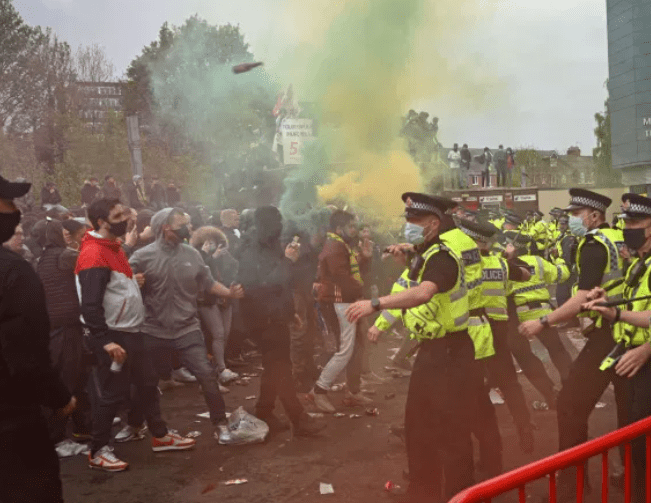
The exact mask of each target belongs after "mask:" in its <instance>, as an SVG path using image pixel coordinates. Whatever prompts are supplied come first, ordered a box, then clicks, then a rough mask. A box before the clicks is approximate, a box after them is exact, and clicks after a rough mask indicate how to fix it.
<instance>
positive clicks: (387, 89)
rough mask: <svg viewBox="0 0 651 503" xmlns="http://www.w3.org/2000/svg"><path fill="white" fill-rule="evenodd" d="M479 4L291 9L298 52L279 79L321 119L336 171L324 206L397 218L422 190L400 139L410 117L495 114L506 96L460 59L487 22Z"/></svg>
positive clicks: (376, 0) (435, 0)
mask: <svg viewBox="0 0 651 503" xmlns="http://www.w3.org/2000/svg"><path fill="white" fill-rule="evenodd" d="M480 2H481V0H347V1H340V2H332V1H331V0H310V1H307V2H306V1H305V0H295V1H290V2H288V3H287V8H286V9H285V11H284V13H283V16H282V19H283V21H284V22H285V25H284V28H283V29H284V30H286V31H287V32H291V33H292V35H293V36H294V39H295V40H296V41H297V47H296V48H295V50H293V51H290V52H291V54H288V57H286V58H281V60H280V61H278V63H277V65H275V66H276V67H275V70H276V74H277V75H278V76H282V78H283V80H285V81H286V82H287V83H290V82H291V83H293V84H294V89H295V92H297V93H298V95H299V97H300V99H303V100H306V101H312V102H315V103H316V104H317V106H318V108H319V110H320V112H321V127H320V133H319V135H320V137H322V139H325V140H324V142H325V145H326V149H327V150H328V154H329V155H328V157H329V160H330V162H331V163H332V164H331V165H330V166H329V167H330V169H331V176H330V178H331V181H330V183H327V184H325V185H322V186H320V187H319V189H318V194H319V196H320V198H321V199H322V200H324V201H325V200H329V199H344V200H346V201H348V203H349V204H351V205H352V206H353V207H354V208H359V209H362V210H364V211H365V212H366V213H373V214H374V215H376V216H378V217H380V218H381V219H383V220H385V221H386V220H390V219H392V218H394V217H395V216H396V215H399V214H400V213H401V210H402V207H403V205H402V201H401V199H400V195H401V194H402V192H406V191H423V190H425V187H424V181H423V179H422V176H421V172H420V168H419V167H418V166H417V165H416V164H415V163H414V162H413V160H412V159H411V157H410V156H409V154H408V153H407V152H406V151H405V148H404V143H403V140H401V139H400V138H399V132H400V128H401V126H402V124H401V117H402V116H404V115H405V114H406V112H407V110H408V109H409V108H412V107H414V105H415V104H416V103H418V102H420V101H423V100H428V101H432V100H436V99H439V100H446V101H447V102H454V103H455V105H457V104H458V106H459V107H460V109H461V108H463V107H466V109H468V110H470V109H473V110H477V108H481V107H482V106H486V105H490V106H495V104H496V98H495V96H496V95H499V91H500V90H503V89H504V86H503V85H502V84H501V83H500V82H499V80H496V79H494V78H492V77H490V75H491V74H490V72H478V71H476V70H475V69H474V67H472V65H470V64H469V61H470V60H469V59H468V57H467V56H466V55H464V53H463V47H464V37H470V36H471V35H472V31H473V30H475V29H480V27H479V26H478V22H479V20H480V19H481V17H482V16H486V14H487V11H486V4H484V3H481V5H480ZM482 70H485V68H482ZM486 83H488V84H489V87H488V88H487V87H486V86H485V84H486ZM431 112H434V113H433V115H436V113H435V111H431ZM443 124H444V123H443ZM442 127H444V125H442Z"/></svg>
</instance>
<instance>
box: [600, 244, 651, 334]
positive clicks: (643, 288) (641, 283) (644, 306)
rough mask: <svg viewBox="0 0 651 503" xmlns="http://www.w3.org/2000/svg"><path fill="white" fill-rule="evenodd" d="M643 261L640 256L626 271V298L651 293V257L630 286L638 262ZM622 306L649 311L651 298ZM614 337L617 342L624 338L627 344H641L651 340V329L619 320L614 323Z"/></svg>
mask: <svg viewBox="0 0 651 503" xmlns="http://www.w3.org/2000/svg"><path fill="white" fill-rule="evenodd" d="M641 261H642V259H640V258H638V259H636V260H635V261H634V262H633V263H632V264H631V267H629V268H628V272H627V273H626V286H625V287H624V293H623V297H624V299H634V298H635V297H645V296H647V295H651V290H650V289H649V275H650V274H651V257H647V258H646V260H645V261H644V266H643V267H644V272H643V273H642V274H641V275H640V278H639V279H638V280H637V281H635V284H634V285H632V286H628V283H631V282H632V281H634V279H633V278H631V276H632V273H633V272H634V271H635V270H636V269H637V268H638V264H639V265H641ZM609 299H610V297H609ZM622 307H623V308H626V309H628V310H630V311H649V310H651V299H647V300H638V301H637V302H631V303H629V304H626V306H622ZM613 338H614V339H615V342H617V343H619V342H620V341H622V340H623V341H626V345H627V346H641V345H642V344H644V343H645V342H649V340H650V337H649V329H648V328H641V327H636V326H633V325H629V324H628V323H623V322H619V323H615V324H614V325H613Z"/></svg>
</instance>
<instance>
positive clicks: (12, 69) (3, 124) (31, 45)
mask: <svg viewBox="0 0 651 503" xmlns="http://www.w3.org/2000/svg"><path fill="white" fill-rule="evenodd" d="M41 37H42V33H41V31H40V29H38V28H32V27H31V26H29V25H27V24H26V23H25V22H24V21H23V19H22V17H21V16H20V14H19V13H18V11H17V10H16V9H15V8H14V6H13V3H12V0H0V128H9V129H12V130H20V128H21V126H22V121H23V119H24V116H25V108H26V102H27V101H28V96H29V95H30V94H31V92H32V89H31V86H30V85H29V83H30V82H31V80H32V78H31V77H32V75H33V73H34V72H33V70H34V64H33V58H34V56H35V54H36V51H37V50H38V48H39V45H40V43H41V41H42V39H41Z"/></svg>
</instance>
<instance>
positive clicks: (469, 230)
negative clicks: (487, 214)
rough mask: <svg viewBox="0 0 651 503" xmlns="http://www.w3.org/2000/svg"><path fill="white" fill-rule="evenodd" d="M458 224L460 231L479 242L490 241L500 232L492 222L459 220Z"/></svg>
mask: <svg viewBox="0 0 651 503" xmlns="http://www.w3.org/2000/svg"><path fill="white" fill-rule="evenodd" d="M456 224H457V227H458V228H459V230H461V231H462V232H464V233H465V234H467V235H468V236H470V237H471V238H473V239H475V240H477V241H488V240H489V239H491V238H492V237H493V236H495V234H497V233H498V232H499V231H500V230H499V229H498V228H497V227H495V226H494V225H493V224H491V223H490V222H473V221H471V220H466V219H464V218H459V219H457V220H456Z"/></svg>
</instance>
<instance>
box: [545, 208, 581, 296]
mask: <svg viewBox="0 0 651 503" xmlns="http://www.w3.org/2000/svg"><path fill="white" fill-rule="evenodd" d="M569 220H570V219H569V217H568V216H567V215H561V216H559V217H558V232H557V237H556V241H555V242H554V243H553V244H552V249H551V253H550V255H551V256H550V261H551V263H552V264H556V263H557V262H558V261H559V260H562V261H563V262H564V263H565V265H567V267H568V269H569V270H570V277H569V279H568V280H567V281H565V282H563V283H559V284H558V285H556V303H557V304H558V305H559V306H562V305H563V304H565V302H566V301H567V300H568V299H569V298H570V297H572V286H573V285H574V283H575V282H576V277H577V276H576V267H575V263H576V260H575V258H576V250H577V246H578V241H577V238H576V236H575V235H574V234H572V233H571V232H570V229H569V226H568V224H569Z"/></svg>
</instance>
